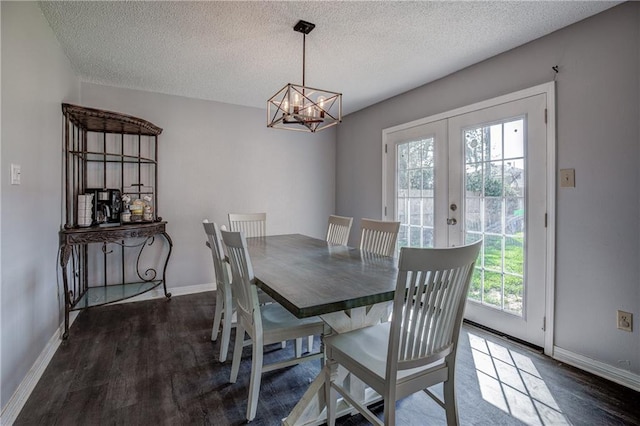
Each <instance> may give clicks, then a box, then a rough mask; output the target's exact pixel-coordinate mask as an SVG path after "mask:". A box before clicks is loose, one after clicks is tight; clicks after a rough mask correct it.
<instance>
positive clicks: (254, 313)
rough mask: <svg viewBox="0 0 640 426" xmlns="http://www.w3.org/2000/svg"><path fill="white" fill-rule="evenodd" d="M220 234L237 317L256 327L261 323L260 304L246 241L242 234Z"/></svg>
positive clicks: (223, 232) (222, 232)
mask: <svg viewBox="0 0 640 426" xmlns="http://www.w3.org/2000/svg"><path fill="white" fill-rule="evenodd" d="M221 234H222V240H223V241H224V244H225V246H226V247H227V254H228V256H229V264H230V265H231V274H232V277H233V278H232V279H233V285H234V296H235V301H236V308H237V312H238V316H239V317H240V316H241V317H243V318H244V319H245V320H246V321H249V323H250V324H255V325H256V327H257V323H258V322H260V321H261V317H260V304H259V301H258V292H257V288H256V286H255V284H254V281H255V279H254V275H253V267H252V265H251V258H250V257H249V251H248V250H247V241H246V239H245V237H244V234H243V233H242V232H229V231H221ZM238 320H240V318H238ZM261 327H262V326H261V325H260V328H261Z"/></svg>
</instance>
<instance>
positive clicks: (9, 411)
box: [0, 283, 216, 426]
mask: <svg viewBox="0 0 640 426" xmlns="http://www.w3.org/2000/svg"><path fill="white" fill-rule="evenodd" d="M215 288H216V287H215V284H214V283H206V284H196V285H190V286H184V287H174V288H171V289H169V291H170V292H171V296H172V297H173V296H183V295H185V294H193V293H202V292H205V291H213V290H215ZM163 297H164V291H163V290H162V288H155V289H153V290H151V291H148V292H146V293H143V294H141V295H139V296H135V297H132V298H130V299H125V300H121V301H120V302H116V303H131V302H140V301H142V300H151V299H159V298H163ZM79 313H80V311H72V312H71V313H70V314H69V327H71V324H73V322H74V321H75V319H76V318H77V317H78V314H79ZM63 333H64V323H62V324H60V326H59V327H58V329H57V330H56V332H55V333H53V336H51V338H50V339H49V341H48V342H47V344H46V345H45V347H44V349H43V350H42V352H40V355H39V356H38V358H37V359H36V361H35V362H34V363H33V365H32V366H31V369H29V372H28V373H27V375H26V376H25V377H24V378H23V379H22V381H21V382H20V385H18V388H17V389H16V391H15V392H14V393H13V395H12V396H11V399H10V400H9V402H7V405H6V406H5V407H4V408H3V409H2V413H0V425H2V426H5V425H6V426H9V425H12V424H13V422H15V421H16V418H17V417H18V415H19V414H20V411H21V410H22V407H24V404H25V403H26V402H27V399H29V396H30V395H31V392H33V389H35V387H36V385H37V384H38V381H39V380H40V378H41V377H42V374H43V373H44V370H45V369H46V368H47V366H48V365H49V362H51V358H53V355H54V354H55V353H56V350H57V349H58V347H59V346H60V343H61V342H62V334H63Z"/></svg>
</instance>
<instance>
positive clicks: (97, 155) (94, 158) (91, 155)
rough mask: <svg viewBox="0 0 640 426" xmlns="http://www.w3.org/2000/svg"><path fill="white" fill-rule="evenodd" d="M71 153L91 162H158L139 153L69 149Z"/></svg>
mask: <svg viewBox="0 0 640 426" xmlns="http://www.w3.org/2000/svg"><path fill="white" fill-rule="evenodd" d="M69 154H73V155H75V156H77V157H80V158H82V159H83V160H86V161H91V162H103V161H106V162H107V163H120V162H123V163H138V162H140V163H141V164H156V162H155V161H154V160H152V159H150V158H145V157H138V156H137V155H126V154H114V153H108V152H107V153H104V152H92V151H69Z"/></svg>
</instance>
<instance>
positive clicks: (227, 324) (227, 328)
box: [219, 293, 233, 362]
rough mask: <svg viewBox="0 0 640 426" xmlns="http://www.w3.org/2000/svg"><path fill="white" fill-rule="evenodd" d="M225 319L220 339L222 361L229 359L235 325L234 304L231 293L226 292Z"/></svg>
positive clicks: (220, 357)
mask: <svg viewBox="0 0 640 426" xmlns="http://www.w3.org/2000/svg"><path fill="white" fill-rule="evenodd" d="M223 297H224V320H223V322H222V340H221V341H220V355H219V359H220V362H225V361H226V360H227V353H228V352H229V340H230V339H231V327H232V326H233V324H232V321H233V305H232V302H231V295H230V294H227V293H225V294H224V296H223Z"/></svg>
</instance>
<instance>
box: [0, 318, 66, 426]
mask: <svg viewBox="0 0 640 426" xmlns="http://www.w3.org/2000/svg"><path fill="white" fill-rule="evenodd" d="M78 314H79V312H78V311H73V312H71V313H70V314H69V327H71V324H73V322H74V321H75V320H76V318H77V317H78ZM63 333H64V322H63V323H62V324H60V326H59V327H58V329H57V330H56V332H55V333H53V336H51V338H50V339H49V341H48V342H47V344H46V345H45V347H44V349H43V350H42V352H40V355H39V356H38V358H37V359H36V361H35V362H34V363H33V365H32V366H31V368H30V369H29V371H28V372H27V375H26V376H24V378H23V379H22V381H21V382H20V384H19V385H18V388H17V389H16V391H15V392H14V393H13V395H12V396H11V399H10V400H9V402H7V405H6V406H5V407H4V408H3V409H2V413H0V425H3V426H4V425H7V426H8V425H12V424H13V422H15V421H16V418H17V417H18V414H20V411H21V410H22V407H24V404H25V403H26V402H27V399H29V396H30V395H31V392H33V389H35V387H36V385H37V384H38V381H39V380H40V378H41V377H42V374H43V373H44V370H45V369H46V368H47V366H48V365H49V362H50V361H51V358H53V355H54V354H55V353H56V350H57V349H58V346H60V343H61V342H62V334H63Z"/></svg>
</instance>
